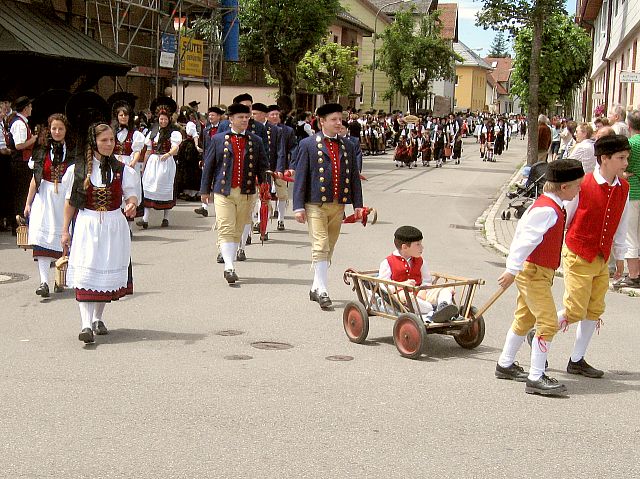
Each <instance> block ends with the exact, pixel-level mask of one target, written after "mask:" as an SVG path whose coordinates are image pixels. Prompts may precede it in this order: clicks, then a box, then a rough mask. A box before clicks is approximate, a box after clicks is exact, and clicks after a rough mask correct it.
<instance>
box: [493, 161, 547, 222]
mask: <svg viewBox="0 0 640 479" xmlns="http://www.w3.org/2000/svg"><path fill="white" fill-rule="evenodd" d="M548 166H549V164H548V163H547V162H546V161H539V162H538V163H534V164H533V165H531V167H530V168H529V167H527V166H525V167H524V168H523V169H522V176H523V177H524V178H526V179H523V183H524V184H523V185H518V186H517V188H516V191H512V192H510V193H508V194H507V198H509V200H510V201H509V206H507V208H506V209H505V210H504V211H503V212H502V219H503V220H508V219H510V218H511V211H510V210H511V209H513V210H514V212H513V216H515V217H516V218H518V219H520V218H522V215H523V214H524V212H525V211H527V208H528V207H529V206H531V203H533V200H535V199H536V198H537V197H538V196H540V194H542V188H543V187H544V184H545V183H546V180H545V174H546V173H547V167H548ZM527 169H528V174H527Z"/></svg>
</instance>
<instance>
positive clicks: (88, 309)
mask: <svg viewBox="0 0 640 479" xmlns="http://www.w3.org/2000/svg"><path fill="white" fill-rule="evenodd" d="M95 304H96V303H78V307H79V308H80V319H81V320H82V329H85V328H91V323H92V322H93V310H94V307H95Z"/></svg>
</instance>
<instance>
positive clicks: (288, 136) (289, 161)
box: [276, 123, 298, 173]
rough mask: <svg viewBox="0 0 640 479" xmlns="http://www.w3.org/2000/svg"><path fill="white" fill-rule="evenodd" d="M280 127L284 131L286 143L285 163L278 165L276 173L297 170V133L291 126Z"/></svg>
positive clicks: (283, 136)
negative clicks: (295, 154) (295, 151)
mask: <svg viewBox="0 0 640 479" xmlns="http://www.w3.org/2000/svg"><path fill="white" fill-rule="evenodd" d="M278 127H279V128H280V130H281V131H282V138H283V141H284V158H283V161H284V163H282V164H278V167H277V168H276V171H279V172H280V173H283V172H284V171H285V170H289V169H292V170H293V169H295V168H294V165H295V162H294V160H293V155H294V150H295V149H296V146H298V139H297V138H296V131H295V130H294V129H293V128H291V127H290V126H287V125H284V124H282V123H280V124H279V125H278Z"/></svg>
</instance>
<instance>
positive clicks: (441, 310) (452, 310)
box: [431, 303, 460, 323]
mask: <svg viewBox="0 0 640 479" xmlns="http://www.w3.org/2000/svg"><path fill="white" fill-rule="evenodd" d="M459 312H460V311H459V310H458V307H457V306H456V305H455V304H444V303H443V304H440V305H439V306H438V308H437V309H436V312H435V313H433V316H431V321H433V322H434V323H446V322H447V321H451V318H453V317H454V316H457V315H458V313H459Z"/></svg>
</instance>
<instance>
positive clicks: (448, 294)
mask: <svg viewBox="0 0 640 479" xmlns="http://www.w3.org/2000/svg"><path fill="white" fill-rule="evenodd" d="M440 303H447V304H452V303H453V290H452V289H451V288H442V289H441V290H440V292H439V293H438V304H440Z"/></svg>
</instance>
